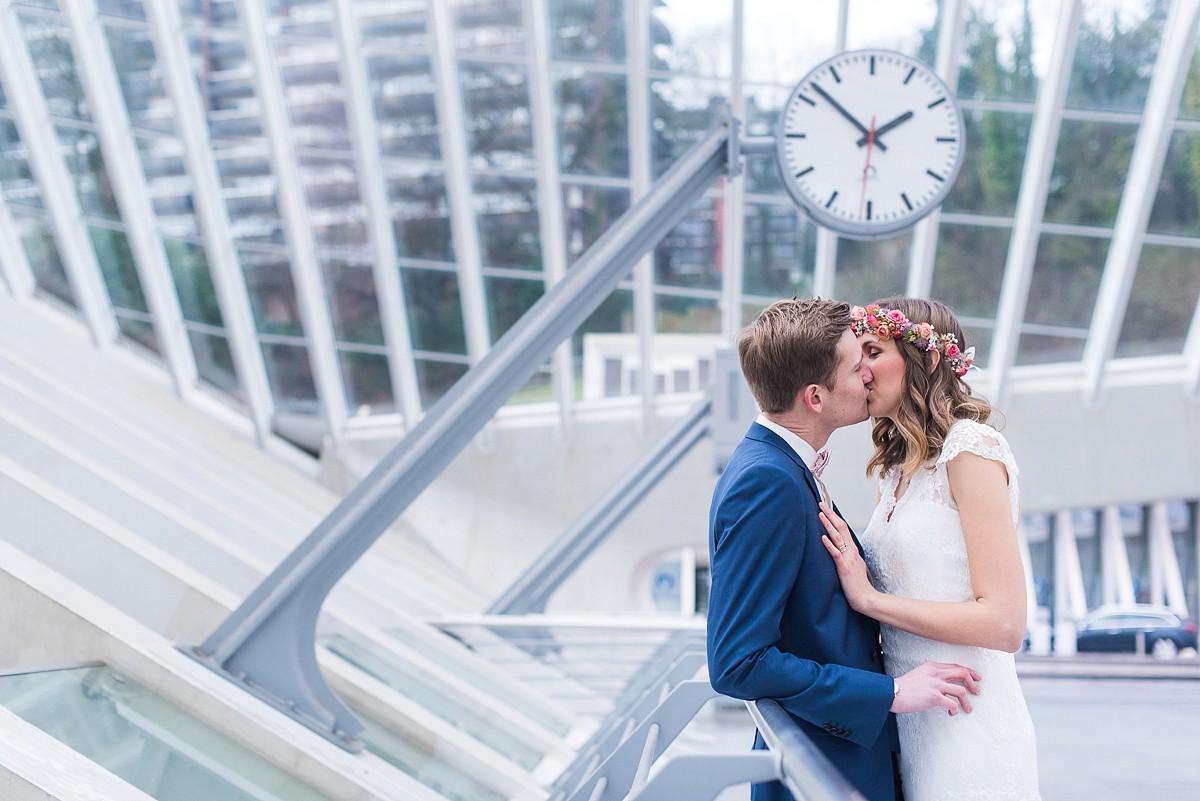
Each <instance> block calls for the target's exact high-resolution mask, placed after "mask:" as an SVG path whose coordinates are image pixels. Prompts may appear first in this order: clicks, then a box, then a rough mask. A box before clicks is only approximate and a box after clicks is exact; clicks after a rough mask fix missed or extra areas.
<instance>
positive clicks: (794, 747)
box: [746, 698, 867, 801]
mask: <svg viewBox="0 0 1200 801" xmlns="http://www.w3.org/2000/svg"><path fill="white" fill-rule="evenodd" d="M746 707H747V708H748V709H749V710H750V716H751V717H752V718H754V725H756V726H757V727H758V730H759V732H761V733H762V736H763V740H764V741H765V742H766V743H767V748H769V749H770V750H771V751H772V752H774V753H776V754H778V755H779V760H780V775H779V777H778V778H779V779H780V781H782V782H783V783H784V784H785V785H786V786H787V788H788V791H789V792H791V794H792V796H793V797H794V798H795V799H796V801H867V799H866V796H864V795H863V794H862V793H860V792H859V791H858V789H857V788H855V787H854V785H852V784H851V783H850V781H849V780H848V779H847V778H846V777H845V776H843V775H842V774H841V772H840V771H838V769H837V768H835V767H834V766H833V763H831V762H830V761H829V760H828V759H827V758H826V756H825V755H824V754H822V753H821V752H820V751H818V750H817V747H816V746H815V745H813V743H812V740H810V739H808V737H807V736H805V734H804V732H802V731H800V727H799V726H797V725H796V721H794V720H792V719H791V717H790V716H789V715H788V713H787V712H784V711H783V707H781V706H779V704H777V703H776V702H775V701H773V700H772V699H770V698H760V699H758V700H757V701H747V702H746Z"/></svg>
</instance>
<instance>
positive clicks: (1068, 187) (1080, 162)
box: [1046, 120, 1137, 226]
mask: <svg viewBox="0 0 1200 801" xmlns="http://www.w3.org/2000/svg"><path fill="white" fill-rule="evenodd" d="M1136 135H1137V128H1136V127H1135V126H1133V125H1120V124H1114V123H1107V122H1089V121H1079V120H1063V124H1062V133H1061V134H1060V135H1059V138H1058V153H1057V155H1056V156H1055V158H1054V171H1053V173H1052V174H1051V176H1050V189H1049V192H1048V193H1047V196H1046V220H1047V221H1050V222H1065V223H1079V224H1083V225H1103V226H1111V225H1112V224H1113V223H1114V222H1115V221H1116V219H1117V209H1118V207H1119V206H1120V204H1121V192H1122V191H1123V190H1124V189H1125V177H1126V175H1127V174H1128V172H1129V160H1130V158H1131V157H1132V156H1133V143H1134V138H1135V137H1136Z"/></svg>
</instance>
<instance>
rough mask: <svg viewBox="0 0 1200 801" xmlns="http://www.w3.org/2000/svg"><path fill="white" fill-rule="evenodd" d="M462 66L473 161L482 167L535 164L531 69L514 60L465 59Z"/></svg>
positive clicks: (461, 81) (512, 166)
mask: <svg viewBox="0 0 1200 801" xmlns="http://www.w3.org/2000/svg"><path fill="white" fill-rule="evenodd" d="M458 70H459V74H458V78H459V81H460V83H461V84H462V95H463V106H464V107H465V109H464V110H465V112H466V115H467V119H468V120H469V121H470V122H469V123H468V124H467V128H468V135H469V136H470V150H471V164H472V165H473V166H475V167H481V168H492V167H494V168H499V169H513V170H518V169H530V168H532V166H533V129H532V127H531V119H532V118H531V116H530V111H529V74H528V71H527V70H526V69H525V68H524V67H523V66H521V67H518V66H516V65H512V64H486V63H478V62H463V63H462V64H460V65H459V68H458Z"/></svg>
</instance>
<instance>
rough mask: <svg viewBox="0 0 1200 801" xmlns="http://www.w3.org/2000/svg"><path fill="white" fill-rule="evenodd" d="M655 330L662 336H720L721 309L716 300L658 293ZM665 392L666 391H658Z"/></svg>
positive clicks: (656, 294) (656, 296)
mask: <svg viewBox="0 0 1200 801" xmlns="http://www.w3.org/2000/svg"><path fill="white" fill-rule="evenodd" d="M654 303H655V307H656V308H655V310H654V311H655V313H654V319H655V330H657V331H658V332H659V333H662V334H719V333H720V332H721V307H720V302H719V301H718V300H717V299H716V298H697V297H679V296H673V295H665V294H663V293H662V292H656V293H655V297H654ZM656 391H659V392H661V391H664V390H656Z"/></svg>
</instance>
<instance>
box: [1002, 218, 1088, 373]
mask: <svg viewBox="0 0 1200 801" xmlns="http://www.w3.org/2000/svg"><path fill="white" fill-rule="evenodd" d="M1107 256H1108V240H1107V239H1085V238H1083V237H1077V236H1051V235H1045V236H1043V237H1042V238H1041V241H1040V242H1039V243H1038V253H1037V258H1036V260H1035V261H1034V266H1033V276H1032V282H1031V284H1030V289H1029V305H1028V306H1027V307H1026V309H1025V324H1024V325H1023V326H1022V333H1021V339H1020V343H1019V346H1018V348H1017V364H1037V363H1041V362H1061V361H1073V360H1076V359H1079V358H1080V357H1081V356H1082V355H1083V346H1084V342H1085V340H1086V339H1087V333H1088V326H1089V325H1090V324H1091V322H1092V311H1093V309H1094V307H1095V305H1096V294H1097V293H1098V292H1099V290H1100V276H1101V274H1102V273H1103V272H1104V260H1105V258H1106V257H1107Z"/></svg>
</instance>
